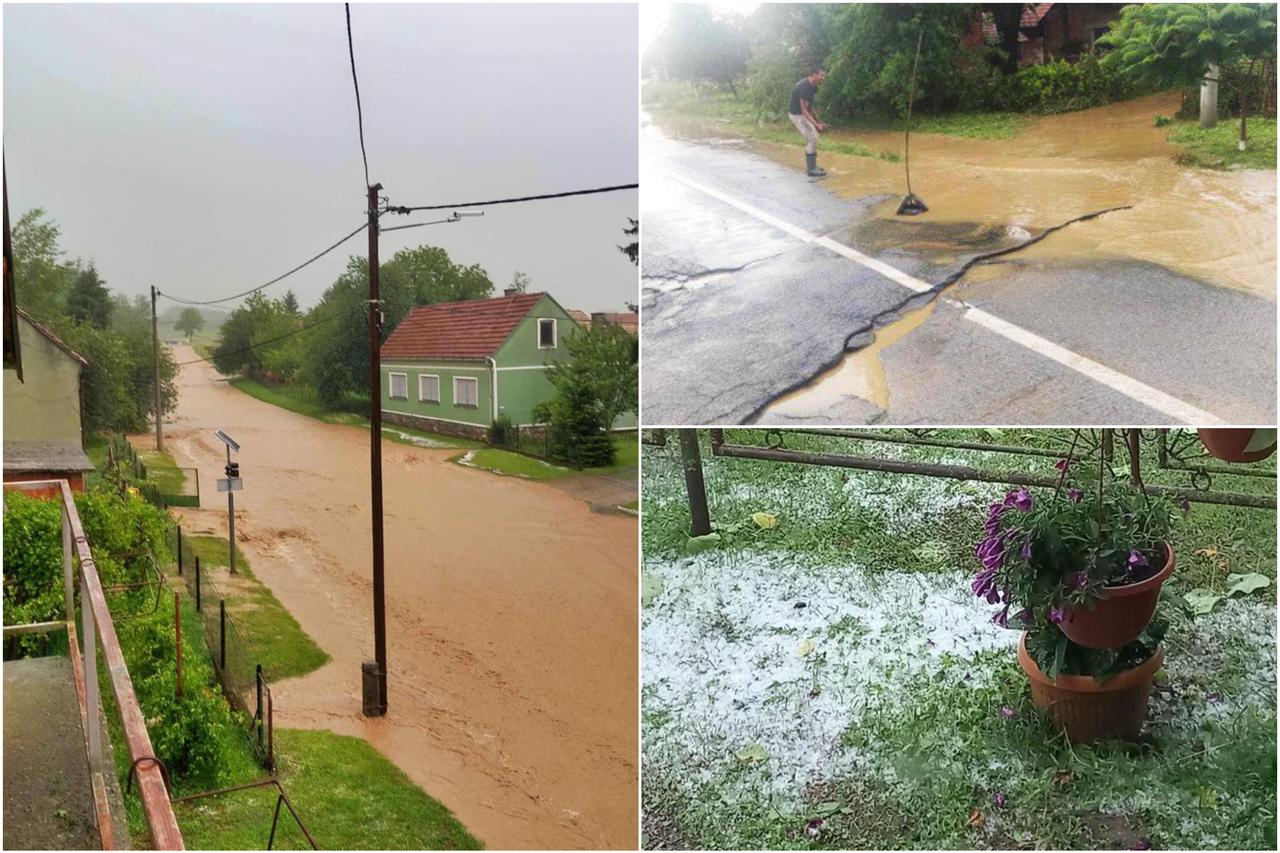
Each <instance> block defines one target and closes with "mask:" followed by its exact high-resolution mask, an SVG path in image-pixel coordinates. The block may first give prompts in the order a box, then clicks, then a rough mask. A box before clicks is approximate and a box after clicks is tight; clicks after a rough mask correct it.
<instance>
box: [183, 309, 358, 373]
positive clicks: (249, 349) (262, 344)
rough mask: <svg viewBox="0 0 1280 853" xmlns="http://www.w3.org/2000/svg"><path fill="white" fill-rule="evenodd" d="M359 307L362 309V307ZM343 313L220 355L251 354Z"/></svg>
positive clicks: (185, 362)
mask: <svg viewBox="0 0 1280 853" xmlns="http://www.w3.org/2000/svg"><path fill="white" fill-rule="evenodd" d="M361 307H362V308H363V306H361ZM343 313H344V312H342V311H335V312H333V313H332V314H330V315H329V316H328V317H325V318H323V319H320V320H316V321H315V322H314V323H308V324H307V325H305V326H302V327H300V328H297V329H294V330H293V331H292V332H288V333H286V334H283V335H280V336H279V337H275V338H271V339H269V340H265V341H258V342H257V343H256V344H250V345H249V346H247V347H241V348H240V349H237V350H231V351H230V352H225V353H222V355H241V354H242V353H246V352H252V351H253V350H256V349H258V348H259V347H265V346H267V345H268V344H274V343H277V342H278V341H283V340H284V339H285V338H291V337H293V336H294V335H300V334H302V333H303V332H306V331H309V330H310V329H314V328H315V327H316V326H321V325H324V324H325V323H328V322H329V321H330V320H336V319H338V318H339V317H341V316H342V315H343ZM206 360H207V359H203V358H196V359H192V360H191V361H180V362H178V363H176V364H175V365H174V367H182V366H183V365H186V364H199V363H200V362H202V361H206Z"/></svg>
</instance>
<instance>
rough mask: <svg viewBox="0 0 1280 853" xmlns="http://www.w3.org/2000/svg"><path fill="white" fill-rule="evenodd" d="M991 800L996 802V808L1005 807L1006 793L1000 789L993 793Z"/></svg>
mask: <svg viewBox="0 0 1280 853" xmlns="http://www.w3.org/2000/svg"><path fill="white" fill-rule="evenodd" d="M991 802H993V803H995V804H996V808H998V809H1002V808H1004V804H1005V799H1004V794H1003V793H1001V792H1000V791H996V792H995V793H994V794H992V795H991Z"/></svg>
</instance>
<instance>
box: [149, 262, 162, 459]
mask: <svg viewBox="0 0 1280 853" xmlns="http://www.w3.org/2000/svg"><path fill="white" fill-rule="evenodd" d="M151 366H152V369H153V370H154V372H155V380H156V450H158V451H163V450H164V430H163V427H162V426H161V423H160V422H161V420H162V417H161V415H160V324H159V321H158V320H157V319H156V286H155V285H154V284H153V285H151Z"/></svg>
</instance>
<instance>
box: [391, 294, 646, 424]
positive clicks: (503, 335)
mask: <svg viewBox="0 0 1280 853" xmlns="http://www.w3.org/2000/svg"><path fill="white" fill-rule="evenodd" d="M576 329H578V324H577V322H576V321H575V320H574V319H573V318H572V317H571V316H569V313H568V312H567V311H565V310H564V309H563V308H561V307H560V304H559V303H558V302H556V301H555V299H553V298H552V297H551V296H550V295H548V294H546V293H514V292H511V291H507V292H505V293H504V294H503V295H502V296H500V297H497V298H494V299H476V300H471V301H468V302H443V303H439V304H436V305H422V306H419V307H417V308H414V309H412V310H411V311H410V312H409V313H408V314H407V315H405V318H404V319H403V320H401V321H400V324H399V325H398V326H396V328H395V331H393V332H392V333H391V335H390V336H389V337H388V338H387V340H386V342H385V343H383V345H382V413H383V418H384V419H385V420H387V421H389V422H391V423H398V424H401V425H404V426H411V427H417V428H418V429H425V430H429V431H432V432H439V433H444V434H446V435H458V436H463V437H467V438H477V439H483V438H485V437H486V436H487V434H488V430H489V426H490V424H492V423H493V422H494V421H495V420H497V419H498V418H500V417H503V416H505V417H506V418H507V419H508V420H510V422H511V423H512V424H514V425H516V426H520V427H527V426H532V425H533V424H534V421H533V409H534V407H535V406H536V405H538V404H539V403H541V402H542V401H544V400H548V399H550V398H551V397H552V396H554V394H555V388H554V387H553V386H552V384H551V381H550V380H549V379H548V378H547V375H548V368H549V367H550V366H551V365H552V364H553V363H555V362H557V361H567V360H568V358H569V353H568V350H567V349H566V348H565V340H566V339H567V337H568V336H569V335H571V334H572V333H573V332H574V331H575V330H576ZM618 426H619V427H623V428H633V427H634V426H635V423H634V418H632V419H631V423H629V424H619V425H618Z"/></svg>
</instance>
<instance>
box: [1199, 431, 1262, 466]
mask: <svg viewBox="0 0 1280 853" xmlns="http://www.w3.org/2000/svg"><path fill="white" fill-rule="evenodd" d="M1197 432H1198V433H1200V442H1201V443H1202V444H1203V445H1204V449H1205V450H1207V451H1209V454H1210V455H1211V456H1216V457H1218V458H1219V459H1221V460H1223V461H1224V462H1257V461H1259V460H1260V459H1266V458H1267V457H1268V456H1270V455H1271V454H1273V453H1275V452H1276V431H1275V430H1274V429H1249V428H1245V429H1201V430H1197Z"/></svg>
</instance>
